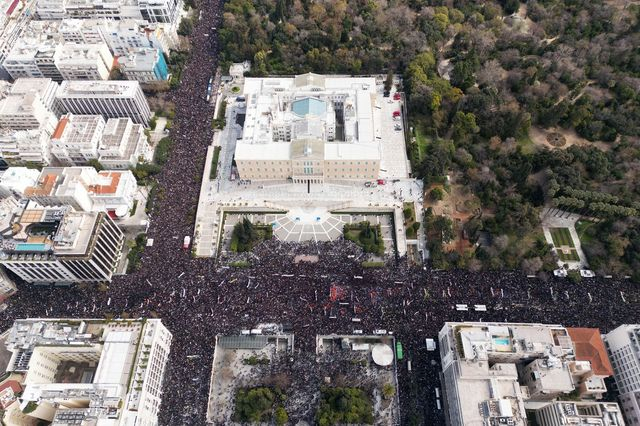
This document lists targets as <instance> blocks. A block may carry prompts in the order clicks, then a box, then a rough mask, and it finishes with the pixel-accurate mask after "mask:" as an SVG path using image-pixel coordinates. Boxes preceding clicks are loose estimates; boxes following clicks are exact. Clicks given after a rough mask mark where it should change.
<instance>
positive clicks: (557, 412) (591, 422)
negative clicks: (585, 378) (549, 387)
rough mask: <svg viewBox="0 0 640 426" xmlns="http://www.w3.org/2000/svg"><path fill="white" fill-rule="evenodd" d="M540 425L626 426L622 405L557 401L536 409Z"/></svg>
mask: <svg viewBox="0 0 640 426" xmlns="http://www.w3.org/2000/svg"><path fill="white" fill-rule="evenodd" d="M535 417H536V421H537V424H538V425H539V426H581V425H584V426H624V425H625V422H624V419H623V418H622V413H621V411H620V406H619V405H618V404H616V403H611V402H594V401H577V402H576V401H557V402H552V403H551V404H547V405H545V406H544V407H542V408H539V409H537V410H536V411H535Z"/></svg>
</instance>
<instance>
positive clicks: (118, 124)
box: [98, 118, 153, 170]
mask: <svg viewBox="0 0 640 426" xmlns="http://www.w3.org/2000/svg"><path fill="white" fill-rule="evenodd" d="M152 159H153V150H152V149H151V147H150V146H149V142H148V141H147V136H146V135H145V134H144V127H142V125H140V124H133V122H132V121H131V119H129V118H110V119H109V120H107V123H106V125H105V127H104V131H103V132H102V139H101V140H100V145H99V146H98V160H99V161H100V164H102V165H103V166H104V168H105V169H109V170H114V169H115V170H118V169H121V170H122V169H128V168H133V167H135V166H136V165H137V164H138V163H139V162H150V161H151V160H152Z"/></svg>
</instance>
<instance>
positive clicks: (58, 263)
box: [0, 202, 124, 285]
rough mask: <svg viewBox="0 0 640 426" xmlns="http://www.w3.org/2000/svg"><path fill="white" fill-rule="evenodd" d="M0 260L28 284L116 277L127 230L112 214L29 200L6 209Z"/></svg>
mask: <svg viewBox="0 0 640 426" xmlns="http://www.w3.org/2000/svg"><path fill="white" fill-rule="evenodd" d="M1 215H2V217H4V218H5V221H4V222H3V223H4V224H6V226H5V227H4V228H3V229H2V230H1V231H2V232H0V235H1V236H2V242H1V246H0V264H1V265H4V267H5V268H7V269H9V270H10V271H12V272H13V273H15V274H16V275H18V276H19V277H20V278H22V279H23V280H24V281H26V282H28V283H52V284H57V285H63V284H72V283H83V282H85V283H100V282H108V281H110V280H111V277H112V276H113V273H114V271H115V269H116V266H117V264H118V262H119V260H120V257H121V255H122V246H123V243H124V235H123V234H122V232H121V231H120V229H119V228H118V226H117V225H116V224H115V223H114V222H113V220H111V218H110V217H109V215H107V214H106V213H102V212H99V213H98V212H75V211H73V209H72V208H71V207H68V206H66V207H61V208H43V207H41V206H38V205H33V203H31V202H28V203H27V204H26V205H24V203H23V204H21V205H19V206H17V207H13V208H10V209H8V210H5V211H3V212H2V213H1Z"/></svg>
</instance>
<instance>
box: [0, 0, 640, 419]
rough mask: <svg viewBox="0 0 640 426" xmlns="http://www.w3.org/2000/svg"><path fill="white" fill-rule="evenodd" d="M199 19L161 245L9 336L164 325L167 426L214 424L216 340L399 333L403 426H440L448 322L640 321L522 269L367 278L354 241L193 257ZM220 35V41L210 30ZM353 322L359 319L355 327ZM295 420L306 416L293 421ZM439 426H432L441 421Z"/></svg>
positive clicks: (25, 293) (609, 293)
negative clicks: (278, 327)
mask: <svg viewBox="0 0 640 426" xmlns="http://www.w3.org/2000/svg"><path fill="white" fill-rule="evenodd" d="M216 5H217V3H216V4H215V5H210V6H208V7H206V8H202V18H201V20H200V21H198V22H197V23H196V28H195V30H194V31H193V36H192V54H191V59H190V60H189V62H188V63H187V65H186V68H185V70H184V72H183V74H182V75H183V80H182V82H181V85H180V86H179V88H178V89H176V90H175V91H174V92H173V93H172V98H173V102H175V104H176V116H175V121H174V125H173V128H172V131H171V134H172V137H173V138H174V140H175V143H174V147H173V151H172V153H171V155H170V157H169V160H168V162H167V163H166V165H165V166H164V168H163V171H162V172H161V173H160V174H159V175H158V185H159V187H160V189H161V190H160V192H159V194H160V197H159V200H158V201H157V202H156V203H155V206H154V209H153V211H152V212H151V227H150V229H149V234H148V236H149V238H153V239H154V245H153V246H152V247H148V248H147V249H146V251H145V253H144V254H143V256H142V262H141V268H140V269H139V270H138V271H136V272H135V273H133V274H130V275H126V276H117V277H114V279H113V282H112V283H111V284H110V285H109V287H108V289H107V290H106V291H102V290H99V289H97V288H96V287H91V286H86V287H84V286H83V287H74V288H58V287H29V286H25V285H21V286H20V292H19V293H18V294H17V295H16V296H15V297H13V298H12V299H10V301H9V302H8V308H7V309H6V310H5V311H4V312H3V313H1V314H0V326H1V328H2V329H7V328H8V327H10V326H11V323H12V322H13V320H15V319H17V318H24V317H78V318H82V317H89V318H91V317H97V318H100V317H109V316H115V317H131V318H137V317H159V318H162V320H163V322H164V323H165V324H166V325H167V327H168V328H169V330H170V331H171V332H172V333H173V336H174V341H173V345H172V349H171V355H170V361H169V365H168V367H167V372H166V376H165V382H164V394H163V401H162V407H161V413H160V424H162V425H172V426H173V425H187V424H191V425H200V424H204V423H205V414H206V407H207V397H208V390H209V377H210V373H211V363H212V358H213V351H214V340H215V335H216V334H225V333H235V334H237V333H239V331H240V330H242V329H247V328H252V327H253V326H255V325H256V324H259V323H269V322H275V323H284V324H288V325H289V326H290V327H291V328H292V330H293V333H294V334H295V341H296V350H297V351H313V350H314V344H315V340H314V339H315V336H316V334H328V333H351V332H352V331H353V330H354V329H361V330H363V331H364V333H371V332H372V331H373V330H377V329H385V330H387V331H390V332H393V333H394V335H395V336H396V337H397V338H398V339H399V340H400V341H401V342H402V343H403V345H404V347H405V348H406V358H407V359H411V360H412V363H413V368H412V371H411V372H409V371H408V370H407V368H406V363H405V362H402V363H400V364H399V366H398V368H399V375H400V383H401V387H400V390H399V391H400V392H399V393H400V399H401V406H402V412H403V415H404V416H405V418H408V417H409V416H411V418H413V419H419V418H422V419H429V420H428V422H429V424H436V423H438V420H437V419H440V420H441V419H442V412H441V411H440V410H438V408H437V407H436V403H435V396H434V393H433V389H434V388H435V387H438V386H440V385H439V384H438V383H439V379H438V371H439V365H438V362H439V360H438V355H437V352H427V351H426V350H425V345H424V339H425V338H428V337H430V338H436V336H437V333H438V331H439V329H440V328H441V327H442V325H443V322H444V321H461V320H474V321H478V320H483V321H516V322H545V323H557V324H563V325H566V326H578V325H579V326H593V327H600V328H601V329H603V331H608V330H610V329H612V328H613V327H615V326H617V325H618V324H620V323H624V322H631V321H638V318H640V303H639V302H640V292H638V289H637V288H635V287H634V286H633V284H632V283H630V282H629V281H628V280H616V279H604V278H598V279H585V280H583V281H582V282H581V283H579V284H574V283H571V282H570V281H568V280H566V279H556V278H551V279H549V280H547V281H543V280H539V279H534V278H527V277H526V276H525V275H523V274H521V273H517V272H483V273H478V272H466V271H443V272H438V271H432V270H430V269H428V268H422V267H415V266H410V265H408V264H407V262H406V260H404V259H400V260H398V261H396V260H390V261H389V263H388V265H387V267H384V268H371V269H363V268H362V266H361V261H362V259H361V258H360V255H361V251H360V249H359V248H358V247H357V246H355V245H354V244H353V243H351V242H348V241H337V242H326V243H325V242H322V243H320V242H319V243H315V242H309V243H301V244H289V243H282V242H279V241H277V240H271V241H265V242H263V243H261V244H260V245H258V246H257V247H256V248H255V249H254V250H253V251H252V253H251V254H249V255H248V260H249V262H248V263H249V265H248V266H246V264H245V266H246V267H243V268H239V267H232V266H229V265H230V262H227V261H226V260H225V259H224V258H222V259H218V260H214V259H195V258H193V257H192V256H191V254H190V253H189V252H188V251H185V250H183V249H182V240H183V237H184V236H185V235H192V234H193V223H192V221H190V220H189V219H188V218H189V217H190V214H189V213H190V211H191V209H193V208H195V206H196V204H197V199H198V191H199V187H198V185H196V184H194V180H193V177H194V176H197V175H199V174H200V173H201V172H202V170H201V168H200V167H199V165H202V164H203V160H204V158H205V154H206V148H207V146H208V145H209V144H210V143H211V139H212V130H211V119H212V116H213V106H212V105H211V104H210V103H209V102H207V101H206V89H207V83H208V80H209V78H210V77H211V76H212V75H213V73H214V69H215V67H216V52H217V46H216V39H215V38H213V37H209V36H207V35H205V34H206V33H209V32H210V29H211V28H212V27H217V26H218V24H219V18H220V16H219V13H220V11H219V9H218V6H216ZM211 32H212V31H211ZM456 304H467V305H469V306H473V305H475V304H484V305H486V306H487V311H486V312H477V311H475V310H473V309H470V310H468V311H457V310H456V309H455V305H456ZM354 320H355V321H354ZM290 418H292V419H296V413H290ZM434 421H435V422H434Z"/></svg>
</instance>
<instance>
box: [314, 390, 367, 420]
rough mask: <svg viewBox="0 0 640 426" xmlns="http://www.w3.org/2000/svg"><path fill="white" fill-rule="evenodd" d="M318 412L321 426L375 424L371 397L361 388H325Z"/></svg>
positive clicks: (317, 417) (317, 416)
mask: <svg viewBox="0 0 640 426" xmlns="http://www.w3.org/2000/svg"><path fill="white" fill-rule="evenodd" d="M320 392H321V397H320V406H319V407H318V411H317V412H316V422H317V424H318V425H319V426H331V425H337V424H368V425H370V424H373V420H374V419H373V405H372V403H371V398H370V397H369V395H367V394H366V393H365V391H364V390H362V389H359V388H348V387H336V388H323V389H322V390H321V391H320Z"/></svg>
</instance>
